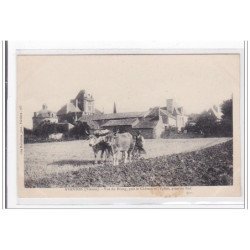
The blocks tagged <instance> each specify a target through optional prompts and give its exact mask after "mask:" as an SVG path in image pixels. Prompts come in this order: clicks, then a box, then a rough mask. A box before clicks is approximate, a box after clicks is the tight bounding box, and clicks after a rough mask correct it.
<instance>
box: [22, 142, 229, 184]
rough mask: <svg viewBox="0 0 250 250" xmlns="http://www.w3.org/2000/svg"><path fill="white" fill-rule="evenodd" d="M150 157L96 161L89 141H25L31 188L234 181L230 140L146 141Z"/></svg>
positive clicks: (28, 178) (26, 162)
mask: <svg viewBox="0 0 250 250" xmlns="http://www.w3.org/2000/svg"><path fill="white" fill-rule="evenodd" d="M145 148H146V151H147V156H146V157H145V159H142V160H137V161H134V162H132V163H128V164H120V165H119V166H116V167H114V166H112V165H111V164H110V163H106V164H104V165H101V164H97V165H94V164H93V160H94V156H93V152H92V149H91V148H90V147H89V145H88V142H87V141H68V142H53V143H37V144H26V145H25V187H27V188H36V187H39V188H46V187H105V186H120V187H122V186H123V187H129V186H187V185H188V186H195V185H199V186H200V185H232V177H233V169H232V140H231V139H229V138H198V139H165V140H164V139H159V140H146V145H145Z"/></svg>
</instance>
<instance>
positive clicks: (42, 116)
mask: <svg viewBox="0 0 250 250" xmlns="http://www.w3.org/2000/svg"><path fill="white" fill-rule="evenodd" d="M32 121H33V129H35V128H37V126H38V125H39V124H40V123H42V122H44V121H49V122H50V123H58V117H57V115H56V113H55V112H53V111H51V110H48V106H47V105H46V104H43V105H42V109H41V110H39V111H37V112H34V116H33V117H32Z"/></svg>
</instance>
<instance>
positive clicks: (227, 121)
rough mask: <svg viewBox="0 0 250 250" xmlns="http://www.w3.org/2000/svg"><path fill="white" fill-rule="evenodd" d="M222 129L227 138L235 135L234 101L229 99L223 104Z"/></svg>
mask: <svg viewBox="0 0 250 250" xmlns="http://www.w3.org/2000/svg"><path fill="white" fill-rule="evenodd" d="M221 112H222V114H223V115H222V120H221V128H222V131H223V134H224V135H225V136H232V135H233V100H232V99H229V100H226V101H224V102H223V103H222V104H221Z"/></svg>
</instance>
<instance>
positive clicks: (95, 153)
mask: <svg viewBox="0 0 250 250" xmlns="http://www.w3.org/2000/svg"><path fill="white" fill-rule="evenodd" d="M94 155H95V164H97V152H94Z"/></svg>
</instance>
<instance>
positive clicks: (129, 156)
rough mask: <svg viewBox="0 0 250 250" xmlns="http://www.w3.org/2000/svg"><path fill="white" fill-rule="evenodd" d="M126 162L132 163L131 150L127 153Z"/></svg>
mask: <svg viewBox="0 0 250 250" xmlns="http://www.w3.org/2000/svg"><path fill="white" fill-rule="evenodd" d="M128 161H129V162H132V150H130V151H128Z"/></svg>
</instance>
